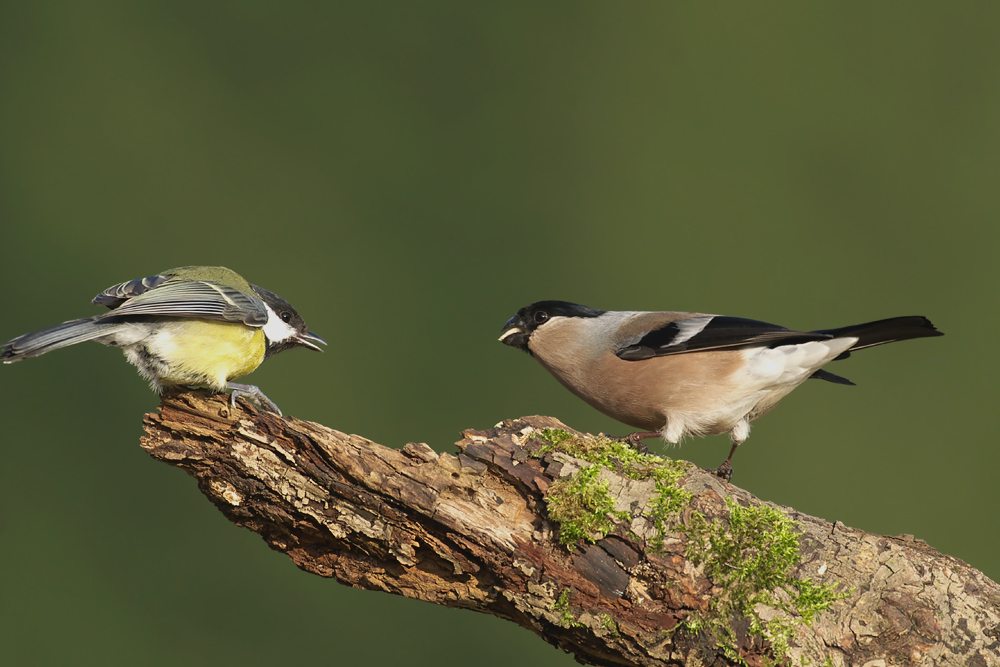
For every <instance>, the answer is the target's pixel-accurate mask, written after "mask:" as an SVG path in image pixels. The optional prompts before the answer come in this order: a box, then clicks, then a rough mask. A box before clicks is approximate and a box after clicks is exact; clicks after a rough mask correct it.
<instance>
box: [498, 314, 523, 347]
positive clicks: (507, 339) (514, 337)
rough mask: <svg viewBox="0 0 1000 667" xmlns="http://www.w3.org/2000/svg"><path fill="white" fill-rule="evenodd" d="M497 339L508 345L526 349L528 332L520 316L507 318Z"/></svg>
mask: <svg viewBox="0 0 1000 667" xmlns="http://www.w3.org/2000/svg"><path fill="white" fill-rule="evenodd" d="M498 340H499V341H500V342H501V343H503V344H504V345H510V346H511V347H516V348H518V349H520V350H527V349H528V332H527V330H526V329H525V328H524V322H523V321H522V320H521V318H520V317H518V316H517V315H515V316H514V317H512V318H510V319H509V320H507V324H505V325H503V331H501V332H500V338H499V339H498Z"/></svg>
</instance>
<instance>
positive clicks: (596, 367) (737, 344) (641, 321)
mask: <svg viewBox="0 0 1000 667" xmlns="http://www.w3.org/2000/svg"><path fill="white" fill-rule="evenodd" d="M941 335H943V334H942V333H941V332H940V331H938V330H937V329H935V328H934V325H933V324H931V323H930V321H929V320H928V319H927V318H926V317H921V316H912V317H894V318H892V319H887V320H879V321H877V322H869V323H867V324H858V325H855V326H849V327H842V328H840V329H822V330H819V331H808V332H803V331H791V330H789V329H786V328H784V327H780V326H777V325H774V324H768V323H766V322H758V321H756V320H746V319H742V318H738V317H723V316H719V315H707V314H704V313H680V312H615V311H608V310H598V309H596V308H588V307H587V306H581V305H578V304H575V303H567V302H565V301H539V302H537V303H533V304H531V305H530V306H526V307H524V308H522V309H521V310H519V311H518V312H517V314H516V315H515V316H514V317H512V318H510V320H508V321H507V323H506V324H505V325H504V327H503V330H502V335H501V336H500V340H501V341H502V342H503V343H505V344H507V345H510V346H512V347H516V348H519V349H521V350H524V351H525V352H527V353H528V354H530V355H532V356H533V357H535V359H537V360H538V361H539V363H541V364H542V366H544V367H545V369H546V370H548V371H549V372H550V373H552V375H554V376H555V377H556V379H557V380H559V382H561V383H562V384H563V386H565V387H566V388H567V389H569V390H570V391H571V392H573V393H574V394H576V395H577V396H579V397H580V398H582V399H583V400H584V401H586V402H587V403H589V404H590V405H591V406H593V407H595V408H597V409H598V410H600V411H601V412H603V413H604V414H606V415H608V416H609V417H612V418H614V419H617V420H618V421H620V422H623V423H625V424H628V425H629V426H632V427H635V428H638V429H642V431H641V432H639V433H633V434H632V435H630V436H627V437H626V438H625V439H626V440H628V441H629V442H631V444H633V445H634V446H636V447H637V448H640V449H644V448H643V447H641V446H640V444H639V441H640V440H642V439H644V438H652V437H656V436H662V437H663V439H664V440H666V441H667V442H669V443H672V444H677V443H679V442H680V440H681V438H683V437H684V436H686V435H714V434H719V433H727V432H728V433H729V435H730V438H731V440H732V449H731V450H730V451H729V456H728V457H727V458H726V461H725V463H723V464H722V465H721V466H719V468H716V469H715V472H716V474H718V475H719V476H720V477H723V478H725V479H729V477H730V476H731V475H732V467H731V465H730V462H731V461H732V458H733V454H734V453H735V452H736V448H737V447H738V446H739V445H740V444H741V443H742V442H743V441H744V440H746V439H747V436H749V435H750V422H752V421H754V420H755V419H758V418H760V417H762V416H763V415H765V414H766V413H767V412H768V411H769V410H771V409H772V408H773V407H774V406H775V405H777V403H778V401H779V400H781V399H782V398H783V397H784V396H785V395H787V394H788V393H789V392H791V391H792V390H793V389H795V388H796V387H797V386H799V385H800V384H802V383H803V382H805V381H806V380H807V379H809V378H817V379H820V380H827V381H829V382H835V383H838V384H848V385H852V384H854V383H853V382H851V381H850V380H847V379H846V378H842V377H840V376H838V375H834V374H833V373H830V372H828V371H825V370H822V366H824V365H825V364H826V363H828V362H830V361H834V360H836V359H846V358H847V357H848V356H849V355H850V354H851V352H853V351H855V350H860V349H863V348H866V347H872V346H874V345H882V344H884V343H892V342H895V341H898V340H908V339H911V338H924V337H927V336H941Z"/></svg>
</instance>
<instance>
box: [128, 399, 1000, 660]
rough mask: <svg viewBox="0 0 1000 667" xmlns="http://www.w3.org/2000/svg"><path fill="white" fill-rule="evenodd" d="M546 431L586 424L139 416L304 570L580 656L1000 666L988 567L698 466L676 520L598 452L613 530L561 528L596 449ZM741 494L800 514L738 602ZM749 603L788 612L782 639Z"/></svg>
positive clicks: (150, 435) (159, 450)
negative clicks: (393, 430) (716, 553)
mask: <svg viewBox="0 0 1000 667" xmlns="http://www.w3.org/2000/svg"><path fill="white" fill-rule="evenodd" d="M544 429H561V430H564V431H566V432H567V433H568V434H571V435H574V436H582V434H579V433H577V432H575V431H573V430H572V429H569V428H568V427H566V426H565V425H563V424H562V423H560V422H559V421H557V420H555V419H553V418H551V417H524V418H522V419H515V420H507V421H504V422H503V423H501V424H498V425H497V426H496V427H494V428H491V429H486V430H482V431H475V430H468V431H465V432H463V433H462V436H463V437H462V440H461V441H459V442H458V443H457V446H458V450H459V453H458V454H457V455H453V454H448V453H443V454H437V453H435V452H434V451H433V450H432V449H431V448H430V447H429V446H427V445H426V444H423V443H410V444H408V445H406V447H404V448H403V449H402V450H395V449H390V448H387V447H383V446H381V445H378V444H375V443H373V442H371V441H369V440H366V439H365V438H363V437H360V436H357V435H347V434H345V433H341V432H339V431H336V430H333V429H330V428H327V427H325V426H322V425H320V424H316V423H313V422H306V421H300V420H298V419H294V418H288V417H285V418H282V417H279V416H277V415H275V414H271V413H264V412H257V411H256V410H254V409H253V408H250V407H243V406H242V404H241V405H240V407H237V408H236V409H235V410H233V409H231V408H230V406H229V404H228V402H227V397H226V396H224V395H219V396H210V395H208V394H206V393H203V392H186V393H180V394H175V395H168V396H165V397H164V399H163V402H162V404H161V406H160V412H159V413H157V414H147V415H146V416H145V435H144V437H143V438H142V446H143V448H144V449H146V451H147V452H148V453H149V454H150V455H151V456H153V457H154V458H156V459H159V460H160V461H163V462H165V463H169V464H171V465H174V466H177V467H179V468H181V469H183V470H185V471H186V472H187V473H188V474H190V475H191V476H193V477H194V478H195V479H197V480H198V485H199V488H200V489H201V491H202V492H203V493H204V494H205V495H206V496H207V497H208V498H209V500H211V501H212V502H213V503H214V504H215V506H216V507H218V508H219V510H220V511H222V513H223V514H225V515H226V517H227V518H228V519H229V520H230V521H232V522H233V523H235V524H236V525H239V526H244V527H246V528H249V529H250V530H252V531H254V532H256V533H258V534H259V535H260V536H261V537H263V538H264V540H265V541H266V542H267V543H268V545H270V546H271V548H272V549H276V550H278V551H281V552H283V553H286V554H287V555H288V556H289V558H291V559H292V561H293V562H294V563H295V564H296V565H298V566H299V567H300V568H302V569H303V570H306V571H307V572H312V573H314V574H318V575H321V576H323V577H335V578H336V579H337V580H338V581H340V582H341V583H343V584H347V585H350V586H355V587H358V588H364V589H370V590H380V591H387V592H390V593H396V594H399V595H405V596H407V597H411V598H415V599H418V600H424V601H427V602H432V603H434V604H442V605H447V606H450V607H462V608H467V609H474V610H476V611H480V612H484V613H488V614H493V615H495V616H499V617H501V618H505V619H508V620H511V621H513V622H515V623H517V624H518V625H520V626H522V627H524V628H527V629H528V630H531V631H532V632H534V633H535V634H537V635H538V636H539V637H541V638H542V639H544V640H545V641H547V642H549V643H550V644H553V645H555V646H558V647H560V648H562V649H564V650H566V651H568V652H570V653H572V654H573V655H574V656H575V657H576V659H577V660H578V661H579V662H581V663H584V664H592V665H729V664H741V663H745V664H748V665H765V664H775V663H777V664H782V663H784V664H794V665H802V664H813V665H824V664H832V665H865V666H872V667H874V666H876V665H975V666H979V665H984V666H985V665H1000V587H998V586H997V584H995V583H994V582H993V581H991V580H990V579H988V578H987V577H986V576H984V575H983V574H982V573H981V572H979V571H977V570H975V569H974V568H972V567H970V566H969V565H967V564H966V563H964V562H962V561H960V560H958V559H956V558H952V557H950V556H947V555H944V554H941V553H939V552H937V551H935V550H934V549H932V548H931V547H929V546H928V545H927V544H926V543H924V542H923V541H921V540H917V539H914V538H913V537H912V536H909V535H901V536H896V537H886V536H881V535H873V534H870V533H865V532H863V531H861V530H857V529H853V528H849V527H847V526H845V525H843V524H841V523H830V522H827V521H824V520H823V519H819V518H816V517H812V516H808V515H805V514H802V513H800V512H796V511H795V510H794V509H791V508H787V507H783V508H777V506H774V505H771V504H769V503H764V502H763V501H761V500H759V499H757V498H755V497H753V496H752V495H750V494H749V493H747V492H745V491H743V490H741V489H739V488H737V487H734V486H732V485H729V484H727V483H724V482H722V481H721V480H719V479H718V478H716V477H714V476H712V475H711V474H708V473H705V472H704V471H701V470H699V469H697V468H694V467H690V468H684V469H683V471H682V473H681V475H680V478H679V481H678V483H677V488H678V489H681V490H682V492H683V494H684V503H683V506H682V507H680V508H679V509H677V508H675V509H676V511H674V512H673V513H672V514H670V516H669V518H668V520H664V516H665V515H666V513H665V511H662V507H661V508H660V510H657V509H656V508H657V498H659V497H661V496H658V495H657V494H658V493H660V492H661V491H662V489H660V487H658V486H657V485H656V484H655V483H654V481H652V480H650V479H642V478H641V477H637V476H635V475H632V476H631V477H630V476H628V475H624V474H617V473H618V471H616V469H614V466H610V467H604V468H603V469H602V470H601V471H600V476H599V477H598V478H597V479H598V482H597V484H598V487H599V488H600V489H601V490H602V491H603V492H606V495H607V497H608V498H610V499H611V502H612V503H613V505H614V509H613V510H610V509H609V511H608V512H607V513H606V516H605V517H604V519H605V522H606V523H607V529H606V530H604V531H601V532H599V533H597V534H594V533H592V534H590V535H589V537H590V538H591V539H593V540H594V541H593V542H591V541H590V540H588V539H580V540H576V541H575V542H574V543H571V544H568V545H567V544H563V543H562V542H560V537H563V538H565V532H564V531H565V530H567V528H566V526H563V525H560V524H559V523H558V522H556V521H555V520H554V519H553V515H554V514H555V511H554V509H553V506H552V501H553V498H554V497H555V493H554V492H555V489H556V488H558V487H559V485H560V483H563V484H564V483H565V481H566V480H570V479H576V478H574V477H573V476H574V475H578V474H579V473H580V472H581V471H582V470H588V469H590V466H591V465H597V464H590V463H587V462H585V461H582V460H580V459H578V458H574V457H573V456H570V455H568V454H566V453H562V452H559V451H546V450H545V449H543V446H544V445H546V444H549V441H548V440H546V439H545V438H544V437H542V435H543V434H542V431H543V430H544ZM550 433H551V432H550ZM549 439H550V440H551V437H550V436H549ZM580 442H590V441H589V440H582V441H580ZM550 449H551V448H550ZM601 485H603V486H601ZM598 487H594V488H598ZM563 488H564V489H565V484H564V486H563ZM727 501H728V502H727ZM741 508H747V509H748V511H750V510H756V509H761V508H764V509H768V508H770V510H775V509H780V511H781V513H783V514H784V515H785V516H787V517H788V518H789V519H791V520H792V521H794V525H795V526H796V533H795V537H794V540H793V545H794V546H795V547H796V548H795V549H793V551H795V552H796V553H794V554H792V555H793V556H794V559H793V560H792V561H790V562H791V565H790V567H789V568H788V571H787V573H786V574H787V578H786V579H785V580H784V585H783V586H775V587H774V588H773V589H772V590H770V591H763V592H762V594H764V595H765V597H763V598H761V597H756V598H752V599H751V601H750V607H744V608H743V609H744V610H745V611H746V610H747V609H749V611H747V612H746V613H745V614H744V613H739V612H738V611H734V610H738V609H740V608H739V607H733V606H726V605H725V604H721V603H720V600H722V599H723V598H727V599H728V598H735V596H736V593H734V592H733V591H734V590H735V589H734V588H733V586H735V585H736V584H734V580H733V578H732V577H728V575H727V574H726V572H727V570H726V568H730V569H732V568H734V567H735V565H734V564H728V565H727V564H726V563H725V561H713V560H712V559H713V555H712V553H711V552H712V550H713V549H715V548H718V549H720V550H721V549H722V548H723V547H722V546H720V544H724V543H725V540H726V539H729V538H728V537H727V536H729V535H730V534H732V535H735V534H736V533H737V532H738V526H737V525H736V522H734V516H735V515H736V513H737V512H739V511H741ZM658 511H659V514H658V513H657V512H658ZM598 514H600V512H598ZM750 532H751V535H750V537H751V539H752V538H753V537H754V535H753V534H754V533H760V530H758V529H752V530H751V531H750ZM719 540H722V541H721V542H720V541H719ZM698 541H700V544H701V548H700V549H697V548H695V547H696V546H697V545H696V544H693V543H694V542H698ZM761 549H765V550H766V547H761V546H760V544H757V545H756V546H751V547H750V548H749V550H747V549H744V551H742V552H738V559H740V561H741V562H749V561H750V560H752V559H753V558H755V557H756V554H757V553H758V551H760V550H761ZM713 562H714V563H715V565H712V563H713ZM719 563H722V564H721V565H720V564H719ZM738 564H740V563H737V564H736V565H738ZM713 568H714V569H713ZM734 571H735V570H734ZM741 576H742V575H741ZM782 576H784V575H782ZM802 581H805V582H807V584H806V585H805V586H806V587H807V588H808V586H809V585H810V584H811V585H813V586H818V585H825V586H827V589H825V590H828V591H836V593H837V594H838V596H839V597H838V598H828V603H832V606H831V605H830V604H828V605H827V606H829V608H828V609H826V610H825V611H819V612H818V613H817V614H816V615H815V617H814V618H813V619H812V623H811V625H808V624H805V623H799V621H801V620H802V618H799V617H798V616H800V614H798V611H797V610H798V608H797V607H796V606H795V605H794V604H790V600H792V598H793V597H794V594H795V590H798V589H796V588H795V587H796V586H801V584H796V583H794V582H802ZM789 582H792V584H789ZM737 583H738V582H737ZM758 583H759V582H758ZM764 585H766V584H764ZM790 591H791V593H790ZM753 592H754V591H751V593H753ZM757 592H761V591H757ZM727 596H728V597H727ZM790 596H791V597H790ZM720 615H721V617H720ZM755 619H756V622H757V625H758V626H759V624H760V623H764V624H765V626H766V628H771V627H772V626H770V625H767V624H768V623H769V622H770V621H774V620H775V619H778V620H779V621H780V620H781V619H785V620H786V621H789V622H790V623H791V625H790V626H789V625H787V624H786V626H785V627H791V628H792V631H791V634H790V639H789V641H788V646H787V649H783V648H782V647H776V645H775V643H776V641H775V640H774V639H773V636H772V635H773V633H772V632H770V631H769V630H765V632H763V633H762V632H760V628H759V627H757V628H756V629H755V627H754V625H755ZM774 627H779V626H774ZM779 648H780V649H781V650H778V649H779Z"/></svg>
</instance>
